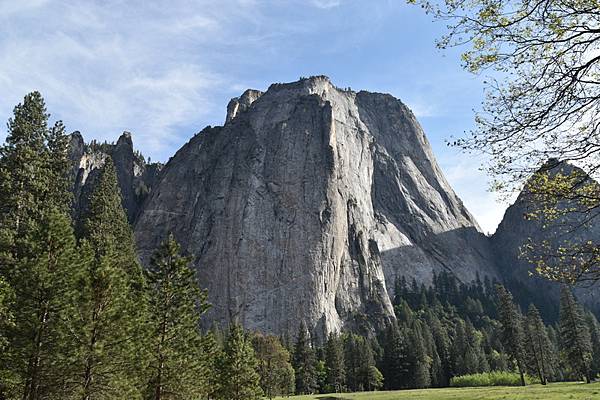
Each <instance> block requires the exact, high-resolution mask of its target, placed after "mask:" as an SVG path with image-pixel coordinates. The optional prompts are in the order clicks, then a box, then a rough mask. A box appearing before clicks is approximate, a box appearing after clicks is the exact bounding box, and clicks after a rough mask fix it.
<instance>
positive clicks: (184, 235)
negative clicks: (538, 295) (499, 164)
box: [124, 77, 495, 336]
mask: <svg viewBox="0 0 600 400" xmlns="http://www.w3.org/2000/svg"><path fill="white" fill-rule="evenodd" d="M124 201H125V200H124ZM169 232H173V234H174V235H175V236H176V238H177V239H178V240H179V241H180V242H181V243H182V245H183V248H184V249H185V251H186V252H187V253H189V254H190V255H192V256H193V257H194V261H193V263H194V265H195V267H196V268H197V269H198V271H199V274H200V277H201V280H202V283H203V284H204V285H205V286H206V287H207V288H208V290H209V301H210V302H211V303H212V305H213V307H212V309H211V311H210V315H209V316H210V318H211V319H212V320H213V321H219V322H227V321H230V320H238V321H240V322H242V323H243V324H244V325H245V326H246V327H248V328H251V329H260V330H263V331H268V332H274V333H282V332H285V331H293V330H295V329H296V328H297V326H298V325H299V324H300V322H301V321H303V322H304V323H306V325H307V326H308V327H309V328H310V329H311V330H312V331H313V333H315V334H316V335H319V336H322V335H324V334H325V333H326V332H330V331H338V330H340V329H342V328H346V329H355V330H360V329H365V330H369V329H372V328H373V327H377V326H379V325H382V324H384V323H385V322H386V321H387V320H389V319H391V318H393V310H392V307H391V304H390V297H389V293H388V291H390V290H391V289H392V288H393V282H394V279H395V278H396V276H399V275H405V276H408V277H415V278H416V279H418V280H419V281H424V282H429V281H430V280H431V277H432V274H433V273H434V272H435V271H441V270H450V271H452V272H454V273H455V275H457V276H458V277H459V279H462V280H465V281H469V280H472V279H474V278H475V276H476V274H477V273H479V274H481V275H491V276H494V275H495V268H494V265H493V262H492V257H491V250H490V248H489V243H488V240H487V238H486V237H485V236H484V235H483V234H481V233H480V232H479V229H478V227H477V224H476V223H475V221H474V220H473V218H472V217H471V215H470V214H469V213H468V211H467V210H466V209H465V207H464V206H463V205H462V203H461V201H460V200H459V199H458V198H457V196H456V195H455V194H454V192H453V191H452V189H451V188H450V187H449V185H448V183H447V182H446V180H445V179H444V177H443V176H442V173H441V171H440V169H439V167H438V166H437V164H436V162H435V160H434V157H433V154H432V152H431V149H430V146H429V144H428V142H427V140H426V138H425V135H424V134H423V131H422V129H421V128H420V126H419V124H418V123H417V121H416V119H415V117H414V115H413V114H412V112H410V110H409V109H408V108H407V107H406V106H405V105H404V104H402V103H401V102H400V101H399V100H397V99H395V98H393V97H392V96H390V95H386V94H379V93H368V92H359V93H355V92H352V91H345V90H340V89H338V88H336V87H334V86H333V85H332V84H331V82H330V81H329V80H328V79H327V78H326V77H313V78H310V79H303V80H301V81H298V82H294V83H289V84H274V85H272V86H271V87H270V88H269V89H268V90H267V91H266V92H265V93H264V94H263V93H261V92H259V91H247V92H245V93H244V95H242V96H241V97H240V98H239V99H234V100H232V102H230V104H229V106H228V115H227V122H226V124H225V125H224V126H223V127H215V128H210V127H209V128H206V129H205V130H203V131H202V132H201V133H199V134H198V135H196V136H195V137H193V138H192V139H191V140H190V141H189V142H188V143H187V144H186V145H185V146H183V148H181V149H180V150H179V151H178V152H177V154H176V155H175V156H174V157H172V159H171V160H170V161H169V163H168V164H167V165H166V166H165V169H164V171H163V172H162V173H161V176H160V179H159V181H158V182H157V184H156V185H155V187H154V188H153V190H152V192H151V193H150V195H149V197H148V199H147V200H146V202H145V203H144V206H143V208H142V209H141V211H140V213H139V217H138V218H137V220H136V223H135V233H136V239H137V243H138V249H139V251H140V255H141V257H142V259H143V260H146V261H147V260H148V259H149V256H150V254H151V253H152V251H153V249H154V248H155V247H156V246H157V244H158V243H159V242H160V241H161V240H162V239H164V237H165V236H166V235H167V234H168V233H169Z"/></svg>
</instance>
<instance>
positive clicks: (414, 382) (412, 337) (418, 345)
mask: <svg viewBox="0 0 600 400" xmlns="http://www.w3.org/2000/svg"><path fill="white" fill-rule="evenodd" d="M407 336H408V345H409V349H410V352H409V353H408V357H407V358H408V365H409V367H408V370H409V371H410V372H409V374H410V376H409V378H408V382H409V383H408V385H407V386H408V387H410V388H417V389H422V388H426V387H429V386H430V385H431V376H430V374H429V365H430V362H431V359H430V358H429V357H428V355H427V352H426V349H425V341H424V339H423V334H422V329H421V326H420V324H419V323H418V321H415V322H414V323H413V325H412V327H411V328H410V329H409V330H408V335H407Z"/></svg>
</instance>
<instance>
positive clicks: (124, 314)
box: [74, 158, 147, 400]
mask: <svg viewBox="0 0 600 400" xmlns="http://www.w3.org/2000/svg"><path fill="white" fill-rule="evenodd" d="M81 226H82V232H81V234H82V238H83V243H84V246H86V247H87V248H88V249H91V251H92V253H93V259H92V260H91V262H90V263H89V266H88V268H87V270H86V279H85V282H84V283H83V284H82V288H81V294H80V297H79V299H78V302H77V303H78V305H79V310H78V314H79V315H80V320H79V321H78V327H79V330H78V332H77V333H76V336H77V337H78V343H79V346H78V351H77V355H76V358H75V362H74V364H75V365H76V368H77V369H78V371H77V373H76V374H75V377H76V388H77V393H79V394H78V396H79V398H81V399H83V400H93V399H106V398H123V397H127V398H132V399H133V398H139V397H140V396H141V392H142V386H143V385H144V383H145V382H144V381H145V378H144V377H142V376H141V369H142V368H143V366H144V356H145V355H146V351H145V350H146V348H145V347H144V346H143V344H144V331H145V329H146V328H145V327H144V324H143V322H144V321H145V320H146V315H145V313H146V310H147V299H146V296H145V292H144V281H143V274H142V270H141V267H140V265H139V263H138V261H137V257H136V254H135V247H134V242H133V234H132V232H131V228H130V227H129V224H128V222H127V217H126V215H125V211H124V210H123V208H122V206H121V195H120V191H119V186H118V184H117V176H116V172H115V168H114V165H113V163H112V161H111V160H110V158H109V159H107V160H106V163H105V165H104V166H103V168H102V170H101V171H100V173H99V175H98V177H97V181H96V182H95V185H94V189H93V191H92V193H91V194H90V198H89V208H88V210H87V212H86V214H85V215H84V216H83V220H82V223H81Z"/></svg>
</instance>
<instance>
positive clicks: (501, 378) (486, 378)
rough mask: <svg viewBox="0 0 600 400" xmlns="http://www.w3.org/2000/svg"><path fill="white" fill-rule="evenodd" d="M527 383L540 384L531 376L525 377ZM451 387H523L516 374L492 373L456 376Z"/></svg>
mask: <svg viewBox="0 0 600 400" xmlns="http://www.w3.org/2000/svg"><path fill="white" fill-rule="evenodd" d="M525 382H527V383H528V384H531V383H540V380H539V379H537V382H535V380H534V379H532V378H531V377H529V376H525ZM450 386H454V387H475V386H482V387H489V386H521V375H519V374H517V373H515V372H506V371H492V372H483V373H481V374H471V375H463V376H455V377H454V378H452V379H451V380H450Z"/></svg>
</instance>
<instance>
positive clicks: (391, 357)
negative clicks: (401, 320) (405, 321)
mask: <svg viewBox="0 0 600 400" xmlns="http://www.w3.org/2000/svg"><path fill="white" fill-rule="evenodd" d="M383 348H384V353H383V354H384V356H383V362H382V372H383V377H384V385H385V388H386V389H388V390H397V389H401V388H403V387H405V385H406V373H407V371H408V367H409V364H408V359H407V357H408V356H407V354H408V352H409V350H408V345H407V343H406V340H405V338H404V337H403V336H402V334H401V332H400V329H399V328H398V326H397V325H396V324H395V323H392V324H390V325H389V326H388V327H387V329H386V333H385V338H384V347H383Z"/></svg>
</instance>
